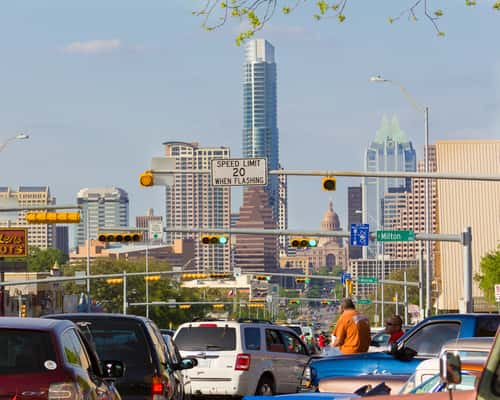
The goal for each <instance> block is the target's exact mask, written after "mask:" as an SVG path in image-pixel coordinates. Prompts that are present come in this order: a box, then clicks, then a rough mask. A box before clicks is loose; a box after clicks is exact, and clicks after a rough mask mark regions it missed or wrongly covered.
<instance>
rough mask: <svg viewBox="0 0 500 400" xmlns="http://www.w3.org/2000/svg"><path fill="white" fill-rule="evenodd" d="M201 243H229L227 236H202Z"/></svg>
mask: <svg viewBox="0 0 500 400" xmlns="http://www.w3.org/2000/svg"><path fill="white" fill-rule="evenodd" d="M201 243H203V244H220V245H225V244H226V243H227V236H202V237H201Z"/></svg>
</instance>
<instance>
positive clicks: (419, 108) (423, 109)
mask: <svg viewBox="0 0 500 400" xmlns="http://www.w3.org/2000/svg"><path fill="white" fill-rule="evenodd" d="M370 82H382V83H390V84H393V85H395V86H397V87H398V88H399V89H400V90H401V92H402V93H403V95H404V96H405V98H406V99H407V100H408V101H409V102H410V104H411V105H412V106H413V108H415V109H416V110H417V111H418V112H423V114H424V166H425V172H426V173H428V172H429V107H427V106H425V107H424V106H422V105H420V104H419V103H418V102H417V101H415V99H414V98H413V96H412V95H411V94H410V93H409V92H408V91H407V90H406V88H405V87H404V86H403V85H402V84H400V83H399V82H396V81H393V80H390V79H385V78H382V77H381V76H380V75H377V76H372V77H371V78H370ZM429 183H430V182H429V179H426V180H425V185H424V189H425V194H424V208H425V233H426V234H427V235H428V234H429V233H430V229H431V220H430V200H429V194H430V188H429ZM425 266H426V268H425V272H426V280H425V284H426V288H425V297H426V299H425V316H426V317H427V316H429V314H430V309H431V244H430V242H429V241H426V243H425Z"/></svg>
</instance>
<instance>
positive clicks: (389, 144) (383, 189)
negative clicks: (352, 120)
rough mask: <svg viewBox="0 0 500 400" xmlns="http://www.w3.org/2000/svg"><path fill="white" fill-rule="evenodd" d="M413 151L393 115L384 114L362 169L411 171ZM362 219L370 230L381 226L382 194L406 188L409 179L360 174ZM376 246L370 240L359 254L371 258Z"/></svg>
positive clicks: (414, 156)
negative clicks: (388, 117) (361, 176)
mask: <svg viewBox="0 0 500 400" xmlns="http://www.w3.org/2000/svg"><path fill="white" fill-rule="evenodd" d="M416 166H417V163H416V152H415V149H414V148H413V144H412V143H411V141H410V140H409V139H408V138H407V136H406V134H405V133H404V132H403V131H402V130H401V129H400V127H399V122H398V120H397V118H396V117H393V119H392V120H391V121H389V120H388V119H387V118H386V117H385V116H384V117H383V119H382V124H381V126H380V129H379V130H377V134H376V136H375V139H374V140H373V142H372V143H371V144H370V146H369V147H368V149H367V150H366V153H365V170H366V171H380V172H394V171H400V172H415V171H416ZM361 182H362V183H361V186H362V201H363V207H362V209H363V222H364V223H366V224H370V231H376V230H379V229H381V228H382V227H383V209H382V207H383V204H382V200H383V197H384V194H385V193H389V192H390V191H392V192H393V193H394V192H405V191H410V180H409V179H405V178H374V177H364V178H362V181H361ZM375 255H376V245H375V244H374V243H373V242H371V243H370V245H369V246H367V247H363V257H364V258H373V257H375Z"/></svg>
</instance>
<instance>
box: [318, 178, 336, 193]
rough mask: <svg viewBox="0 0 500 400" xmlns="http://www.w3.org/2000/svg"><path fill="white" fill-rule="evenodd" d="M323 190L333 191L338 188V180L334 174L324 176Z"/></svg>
mask: <svg viewBox="0 0 500 400" xmlns="http://www.w3.org/2000/svg"><path fill="white" fill-rule="evenodd" d="M322 187H323V190H326V191H333V190H335V189H337V180H336V179H335V178H334V177H332V176H326V177H324V178H323V185H322Z"/></svg>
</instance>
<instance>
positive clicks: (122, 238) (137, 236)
mask: <svg viewBox="0 0 500 400" xmlns="http://www.w3.org/2000/svg"><path fill="white" fill-rule="evenodd" d="M97 239H98V240H99V241H100V242H142V239H143V235H142V232H116V233H100V234H99V236H98V237H97Z"/></svg>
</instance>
